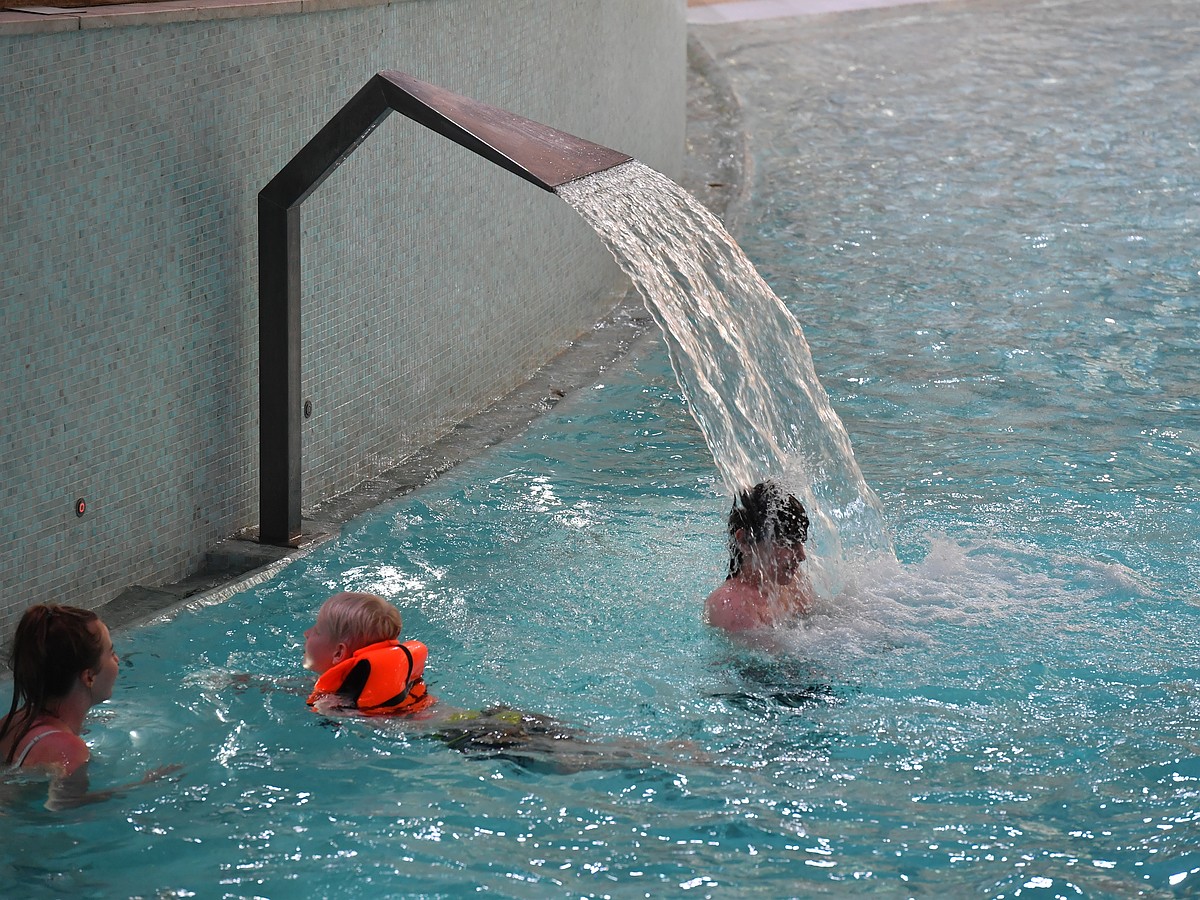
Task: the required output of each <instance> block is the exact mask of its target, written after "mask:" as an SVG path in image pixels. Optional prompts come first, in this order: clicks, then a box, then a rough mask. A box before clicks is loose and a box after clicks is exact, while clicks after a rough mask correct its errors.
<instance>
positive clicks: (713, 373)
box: [558, 160, 891, 563]
mask: <svg viewBox="0 0 1200 900" xmlns="http://www.w3.org/2000/svg"><path fill="white" fill-rule="evenodd" d="M558 195H559V196H560V197H562V198H563V199H564V200H565V201H566V202H567V203H568V204H570V205H571V206H572V207H573V208H574V209H575V210H576V212H578V213H579V214H580V215H581V216H583V218H584V219H585V220H586V221H587V222H588V224H590V225H591V226H592V227H593V228H594V229H595V230H596V232H597V234H599V235H600V237H601V238H602V239H603V240H604V242H605V244H606V245H607V246H608V248H609V250H610V251H611V252H612V254H613V255H614V256H615V257H616V259H617V262H618V263H619V264H620V266H621V268H622V269H624V270H625V272H626V273H627V274H628V275H629V276H630V278H632V279H633V282H634V284H635V285H636V286H637V288H638V290H639V291H640V292H641V293H642V295H643V297H644V298H645V300H646V306H647V307H648V308H649V310H650V313H651V315H652V316H653V317H654V320H655V321H656V322H657V323H658V325H659V327H660V328H661V329H662V332H663V336H664V338H665V340H666V344H667V350H668V353H669V355H670V358H671V365H672V367H673V368H674V370H675V375H676V377H677V378H678V380H679V385H680V388H681V389H682V391H683V395H684V397H685V399H686V400H687V402H688V405H689V408H690V409H691V412H692V415H693V416H694V417H695V419H696V422H697V423H698V424H699V425H700V430H701V431H702V432H703V434H704V438H705V441H706V442H707V443H708V446H709V449H710V450H711V452H712V455H713V460H714V461H715V462H716V465H717V469H718V471H719V472H720V473H721V476H722V478H723V479H724V481H725V484H726V487H727V488H728V489H729V491H730V494H731V495H732V494H733V493H734V492H736V491H738V490H742V489H745V488H747V487H749V486H751V485H753V484H755V483H756V482H759V481H762V480H764V479H766V478H774V479H777V480H779V481H780V482H782V483H784V484H786V485H787V486H788V487H789V488H790V489H791V491H792V492H793V493H794V494H796V496H798V497H800V498H801V499H802V500H803V501H804V505H805V506H806V507H807V508H808V510H809V513H810V517H811V518H812V524H813V528H812V532H811V534H812V537H811V538H810V540H811V542H812V544H813V549H814V550H815V551H816V555H817V557H818V558H819V559H823V560H826V561H829V562H831V563H834V562H835V561H836V560H844V559H846V558H847V557H849V556H850V555H851V554H853V555H858V554H861V553H864V552H866V553H874V552H886V553H889V554H890V552H891V543H890V541H889V539H888V538H887V535H886V531H885V528H884V524H883V512H882V507H881V504H880V503H879V500H878V498H877V497H876V496H875V494H874V492H873V491H872V490H871V489H870V487H868V486H867V483H866V481H865V480H864V479H863V476H862V472H861V471H860V470H859V467H858V463H857V462H856V461H855V459H854V451H853V450H852V449H851V446H850V438H849V436H848V435H847V433H846V429H845V427H844V426H843V425H842V422H841V420H840V419H839V418H838V416H837V413H835V412H834V411H833V408H832V406H830V403H829V398H828V396H827V395H826V393H825V389H824V388H823V387H822V386H821V383H820V381H819V380H818V379H817V375H816V372H815V370H814V369H813V363H812V354H811V353H810V352H809V349H808V342H807V341H806V340H805V338H804V332H803V331H802V330H801V328H800V323H799V322H798V321H797V320H796V318H795V316H793V315H792V314H791V312H789V311H788V309H787V307H785V306H784V305H783V302H782V301H781V300H780V299H779V298H778V297H777V296H776V295H775V293H774V292H773V291H772V290H771V288H770V287H769V286H768V285H767V283H766V282H765V281H764V280H763V279H762V276H760V275H759V273H758V271H757V270H756V269H755V268H754V266H753V265H752V264H751V262H750V261H749V260H748V259H747V258H746V256H745V254H744V253H742V251H741V248H740V247H738V245H737V243H736V242H735V241H734V240H733V238H732V237H730V235H729V233H728V232H727V231H726V230H725V228H724V227H723V226H722V225H721V223H720V222H719V221H718V220H717V218H716V216H714V215H713V214H712V213H710V212H709V211H708V210H707V209H705V208H704V207H703V206H702V205H701V204H700V203H699V202H698V201H697V200H696V199H695V198H693V197H692V196H691V195H690V194H688V193H687V191H685V190H684V189H683V188H681V187H680V186H679V185H677V184H676V183H675V182H673V181H672V180H671V179H669V178H667V177H666V176H665V175H662V174H660V173H658V172H656V171H654V170H653V169H651V168H649V167H648V166H645V165H643V164H642V163H640V162H637V161H636V160H634V161H632V162H628V163H625V164H624V165H621V166H617V167H616V168H613V169H609V170H607V171H604V172H599V173H596V174H595V175H590V176H588V177H586V178H581V179H579V180H577V181H573V182H569V183H568V184H565V185H563V186H562V187H560V188H559V189H558Z"/></svg>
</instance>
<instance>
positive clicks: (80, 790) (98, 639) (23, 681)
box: [0, 604, 174, 807]
mask: <svg viewBox="0 0 1200 900" xmlns="http://www.w3.org/2000/svg"><path fill="white" fill-rule="evenodd" d="M118 664H119V661H118V659H117V654H116V651H115V650H114V649H113V643H112V637H111V635H110V634H109V633H108V627H107V626H106V625H105V624H104V623H103V622H102V621H100V617H99V616H97V615H96V614H95V613H94V612H92V611H90V610H86V609H79V608H78V607H74V606H58V605H55V604H39V605H37V606H31V607H30V608H29V609H27V610H25V613H24V615H22V616H21V621H20V623H18V625H17V630H16V633H15V635H14V636H13V643H12V649H11V651H10V653H9V666H10V668H11V669H12V676H13V697H12V705H11V706H10V707H9V711H8V715H6V716H5V717H4V719H3V720H0V759H2V760H3V761H4V763H5V764H6V765H8V766H9V767H11V768H14V769H31V770H41V771H46V772H48V773H49V774H50V776H51V788H50V801H49V803H48V804H47V805H48V806H51V807H61V806H70V805H75V804H78V803H85V802H91V801H94V800H100V799H104V798H105V797H108V796H111V795H112V793H113V791H112V790H109V791H104V792H102V793H97V794H89V793H88V776H87V763H88V760H89V759H90V757H91V753H90V751H89V750H88V746H87V744H86V743H84V740H83V738H82V737H80V734H81V732H82V731H83V723H84V719H86V718H87V714H88V711H89V710H90V709H91V708H92V707H93V706H95V705H96V704H97V703H103V702H104V701H105V700H107V699H109V698H110V697H111V696H112V692H113V685H114V684H115V683H116V680H117V669H118ZM173 768H174V767H169V768H166V769H158V770H154V771H152V772H149V773H147V775H146V778H145V779H143V782H144V781H149V780H153V779H155V778H159V777H161V776H162V775H164V774H166V773H167V772H168V771H173Z"/></svg>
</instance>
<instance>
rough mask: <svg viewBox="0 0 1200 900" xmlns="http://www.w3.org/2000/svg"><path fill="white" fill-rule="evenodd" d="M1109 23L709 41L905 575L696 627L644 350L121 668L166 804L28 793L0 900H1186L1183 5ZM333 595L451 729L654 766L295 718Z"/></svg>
mask: <svg viewBox="0 0 1200 900" xmlns="http://www.w3.org/2000/svg"><path fill="white" fill-rule="evenodd" d="M1123 7H1124V4H1120V3H1116V2H1108V0H1092V2H1065V3H1064V2H1045V3H1004V4H989V3H987V2H983V3H979V4H971V5H969V6H968V5H965V4H964V5H958V4H955V5H953V6H951V5H946V6H939V5H934V6H929V7H905V8H902V9H896V10H889V11H874V12H870V13H862V14H848V15H844V16H829V17H818V18H811V19H793V20H780V21H767V22H758V23H747V24H745V25H738V26H721V27H719V28H711V29H704V30H702V31H701V32H700V35H701V37H702V38H703V39H704V40H705V41H706V42H707V43H708V44H709V46H710V47H711V48H712V50H713V51H714V53H716V54H717V55H718V56H719V57H721V58H723V59H725V60H726V61H727V62H726V64H727V74H728V75H729V77H730V79H731V81H732V82H733V84H734V86H735V87H736V88H737V89H738V91H739V92H740V94H741V95H742V98H743V100H744V102H745V104H746V113H747V127H748V130H749V134H750V136H751V140H752V146H753V148H754V154H755V178H756V181H755V190H754V200H753V202H752V204H751V206H750V207H749V208H748V209H747V210H746V218H745V226H744V228H743V230H742V231H741V233H740V234H739V239H740V242H741V243H742V245H743V247H744V248H745V249H746V250H747V251H748V253H749V255H750V256H751V258H752V259H753V260H754V261H755V263H756V264H757V265H758V266H759V268H760V269H761V271H762V272H763V273H764V275H765V276H766V278H767V280H768V281H769V282H770V283H771V285H772V286H773V287H774V289H775V290H776V292H777V293H779V294H780V296H782V297H783V298H784V299H785V301H786V302H787V303H788V304H789V306H790V308H791V309H792V310H793V311H794V312H795V313H796V314H797V316H798V317H799V319H800V321H801V322H802V323H803V325H804V328H805V332H806V334H807V337H808V340H809V343H810V345H811V347H812V350H813V356H814V360H815V364H816V368H817V371H818V373H819V374H820V375H821V377H822V380H823V382H824V384H825V386H826V389H827V390H828V392H829V394H830V396H831V399H832V401H833V404H834V406H835V408H836V409H837V412H838V414H839V415H840V416H841V418H842V419H843V421H844V422H845V423H846V426H847V429H848V431H849V433H850V436H851V438H852V440H853V443H854V447H855V452H856V455H857V459H858V462H859V464H860V466H861V468H862V470H863V472H864V474H865V476H866V479H867V481H868V483H869V484H870V485H871V486H872V487H873V488H874V489H875V490H876V492H877V493H878V495H879V496H880V497H881V499H882V501H883V505H884V509H885V513H886V516H887V520H888V525H889V527H890V529H891V532H892V535H893V538H894V540H895V544H896V550H897V560H896V562H894V563H893V562H888V561H886V560H885V561H880V560H879V559H878V558H876V559H874V560H873V561H871V562H870V563H865V564H863V565H861V566H859V567H857V568H856V569H852V570H851V571H848V572H847V573H845V574H846V584H847V587H846V589H845V591H844V593H843V594H842V595H841V596H839V597H838V598H837V600H836V601H835V602H833V603H829V604H827V605H825V606H824V607H823V608H822V609H821V610H819V612H818V613H817V615H815V616H814V617H813V619H812V621H811V622H810V623H808V624H807V626H806V627H804V628H803V629H799V630H797V631H795V632H791V633H783V634H778V635H776V636H775V637H774V638H773V640H772V641H771V643H770V645H769V646H768V645H762V646H744V645H739V644H735V643H732V642H730V641H729V640H728V639H726V638H725V637H723V636H722V635H719V634H714V633H712V632H710V631H708V630H706V629H705V628H704V627H703V626H702V625H701V624H700V621H699V612H700V608H701V604H702V599H703V597H704V596H705V595H706V594H707V592H708V591H709V590H710V589H711V588H712V587H713V586H714V585H715V584H716V583H717V581H718V580H719V579H720V578H721V577H722V575H723V567H724V559H723V542H722V536H721V529H722V520H723V516H724V513H725V509H726V506H727V501H726V497H725V491H724V487H723V486H722V484H721V483H720V481H719V478H718V476H717V473H716V471H715V469H714V467H713V464H712V460H711V458H710V456H709V454H708V451H707V450H706V448H705V447H704V446H703V442H702V441H701V440H700V437H699V432H698V430H697V428H696V426H695V425H694V423H693V422H692V420H691V418H690V416H689V413H688V410H687V408H686V407H685V406H684V404H683V403H682V401H681V400H680V399H679V394H678V388H677V385H676V382H675V379H674V375H673V374H672V373H671V371H670V369H669V366H668V364H667V360H666V356H665V353H664V352H663V349H662V347H661V345H660V344H658V343H656V342H650V343H649V344H648V345H647V346H645V347H643V348H642V349H641V351H640V352H639V353H638V354H636V355H635V357H634V358H632V359H631V360H630V361H629V363H628V365H627V366H626V367H624V368H623V369H622V370H620V371H619V372H615V373H612V375H611V377H606V378H605V380H604V382H603V383H601V384H598V385H596V386H595V387H594V388H592V389H591V390H589V391H587V392H585V393H584V394H583V395H580V396H578V397H576V398H573V399H572V400H570V401H568V402H564V403H563V404H560V406H559V407H558V408H557V409H556V410H555V411H554V412H553V413H552V414H551V415H549V416H547V417H546V418H545V419H543V420H541V421H539V422H538V423H537V424H535V425H534V426H533V428H532V429H531V430H530V431H529V432H528V433H527V434H526V435H524V436H523V437H522V438H521V439H519V440H517V441H514V442H511V443H509V444H506V445H504V446H501V447H499V448H496V449H495V450H494V451H493V452H491V453H489V454H487V455H485V456H483V457H481V458H479V459H477V460H474V461H472V462H470V463H468V464H466V465H464V466H462V467H461V468H458V469H456V470H454V471H453V472H452V473H451V474H450V476H449V477H446V478H443V479H442V480H441V481H439V482H437V483H435V484H433V485H431V486H429V487H428V488H426V489H424V490H422V491H421V492H419V493H418V494H415V495H413V496H411V497H409V498H407V499H406V500H404V501H402V502H399V503H397V504H394V505H392V506H390V507H388V508H385V509H382V510H379V511H378V512H377V513H376V514H372V515H370V516H367V517H364V518H363V519H361V520H359V521H357V522H355V523H353V525H352V526H351V527H349V528H347V530H346V534H345V536H344V537H343V538H342V539H341V540H339V541H338V542H337V543H336V545H331V546H329V547H326V548H322V549H320V550H318V551H316V552H315V553H313V554H312V555H310V556H309V557H307V558H305V559H303V560H301V561H299V562H298V563H296V564H295V565H293V566H291V567H290V568H289V569H287V570H286V571H285V572H284V573H283V574H282V575H281V576H279V577H278V578H276V579H273V580H271V581H269V582H267V583H264V584H262V585H259V586H257V587H254V588H252V589H251V590H248V591H246V592H245V593H242V594H239V595H238V596H236V597H234V598H232V599H231V600H228V601H227V602H225V603H222V604H220V605H214V606H209V607H205V608H197V609H192V610H185V611H183V612H181V613H179V614H178V615H176V616H174V617H173V618H172V619H171V620H170V621H166V622H163V623H160V624H155V625H151V626H148V627H145V628H141V629H138V630H137V631H135V632H132V633H129V634H124V635H118V639H119V640H118V643H119V646H118V650H119V651H120V652H121V653H122V655H123V673H122V678H121V680H120V681H119V683H118V689H117V693H116V695H115V697H114V699H113V701H112V702H110V703H109V704H106V705H105V706H104V707H103V708H102V709H100V710H98V711H97V715H96V721H95V725H94V727H93V728H92V730H91V733H90V735H89V738H90V739H91V740H92V741H93V742H94V744H95V755H96V757H97V761H98V762H97V765H96V771H95V772H94V778H95V780H96V782H97V783H99V784H111V783H116V782H121V781H125V780H129V779H130V778H133V777H136V776H137V775H139V774H140V773H141V772H142V771H144V770H145V769H147V768H149V767H151V766H155V765H158V764H160V763H162V762H180V763H182V764H183V765H184V767H185V768H184V772H183V775H182V777H181V778H180V780H179V781H178V782H168V783H160V784H155V785H152V786H148V787H145V788H141V789H138V790H136V791H133V792H131V793H129V794H128V795H126V796H125V797H123V798H121V799H118V800H114V801H111V802H109V803H106V804H103V805H99V806H94V807H89V808H85V809H82V810H79V811H76V812H72V813H67V814H62V815H58V816H50V815H49V814H47V813H45V812H44V811H42V810H41V809H40V806H39V803H40V798H39V797H38V795H37V793H36V792H35V791H30V792H29V793H28V794H27V795H22V798H23V799H22V800H21V802H18V803H17V804H16V805H15V806H10V807H8V808H7V809H6V811H5V815H4V816H3V819H2V821H3V827H4V833H5V840H4V842H3V849H0V864H2V869H0V874H2V876H3V878H4V879H5V883H6V884H7V885H9V886H11V887H12V888H13V890H14V891H16V892H17V893H19V894H20V895H21V896H27V897H52V896H64V895H71V896H81V897H114V896H139V897H149V896H164V897H166V896H180V897H183V896H198V897H270V898H289V897H314V896H336V895H339V894H347V895H350V896H363V897H373V896H446V897H458V896H466V895H474V894H476V893H483V894H493V895H499V896H510V897H561V896H612V897H632V896H643V895H649V896H684V897H687V896H716V897H722V896H730V897H732V896H739V897H741V896H762V897H779V896H814V895H823V894H837V895H846V894H853V895H857V894H881V895H884V896H950V897H967V896H970V897H1006V898H1007V897H1016V896H1020V897H1033V896H1037V897H1042V896H1044V897H1059V896H1061V897H1113V898H1123V897H1130V896H1137V895H1146V896H1156V897H1169V896H1190V895H1194V894H1196V893H1197V891H1198V890H1200V888H1198V887H1197V884H1198V879H1200V852H1198V851H1197V846H1198V844H1200V725H1198V723H1200V687H1198V686H1197V684H1198V676H1200V637H1198V635H1200V602H1198V601H1200V598H1198V596H1197V589H1196V585H1197V583H1198V581H1200V579H1198V577H1197V576H1198V574H1200V573H1198V571H1197V558H1198V553H1197V550H1198V549H1200V547H1198V537H1197V536H1198V529H1197V525H1196V522H1197V518H1198V515H1197V513H1198V509H1200V497H1198V496H1197V494H1198V488H1197V481H1198V479H1197V477H1196V476H1197V472H1198V469H1197V453H1198V452H1200V433H1198V428H1197V421H1198V418H1197V415H1198V410H1197V399H1196V396H1197V385H1200V257H1198V255H1197V249H1196V248H1197V246H1198V241H1197V236H1198V232H1200V212H1198V210H1200V202H1198V201H1200V180H1198V178H1197V172H1198V171H1200V167H1198V165H1197V163H1198V162H1200V159H1198V157H1200V149H1198V145H1197V138H1196V135H1198V134H1200V121H1197V120H1198V119H1200V113H1198V112H1197V108H1196V104H1195V101H1194V97H1193V94H1194V87H1193V86H1194V85H1195V84H1196V83H1198V81H1200V30H1198V29H1197V28H1196V26H1195V25H1194V24H1193V22H1192V17H1191V6H1190V4H1188V3H1182V2H1163V0H1149V2H1145V3H1141V4H1138V5H1137V7H1136V8H1131V9H1128V10H1126V9H1124V8H1123ZM931 48H932V50H931ZM918 50H919V51H920V52H917V51H918ZM345 587H351V588H358V589H366V590H375V591H378V592H380V593H383V594H385V595H386V596H389V597H391V598H393V599H394V600H395V601H396V602H397V603H398V604H399V605H400V606H401V607H402V608H403V610H404V613H405V620H406V630H407V632H408V633H410V634H412V635H419V636H420V637H421V638H422V639H424V640H425V641H426V642H427V643H428V644H429V646H430V648H431V663H430V676H431V681H432V684H433V691H434V692H435V693H436V694H438V695H439V696H440V697H441V698H442V699H443V700H444V701H445V702H446V703H450V704H454V705H456V706H464V707H478V706H482V705H485V704H490V703H507V704H511V705H513V706H517V707H521V708H525V709H530V710H536V711H539V712H544V713H548V714H552V715H554V716H557V717H558V718H560V719H562V720H563V721H565V722H568V723H570V724H572V725H575V726H578V727H580V728H582V729H585V730H586V731H587V732H588V733H589V734H591V735H594V736H596V737H597V739H600V738H603V739H604V740H605V741H608V742H609V744H607V745H605V746H611V745H612V744H614V743H616V742H620V747H619V748H618V749H619V750H620V751H621V752H622V753H631V752H636V753H638V754H645V755H647V756H649V757H650V758H649V760H646V759H643V758H641V757H639V758H637V760H636V762H632V763H629V762H622V761H621V760H617V762H616V763H615V764H614V765H612V766H609V767H603V768H596V769H590V770H582V771H573V772H572V771H565V772H564V771H554V765H553V760H552V759H547V758H543V759H535V760H532V761H528V760H527V761H526V763H527V764H521V762H519V761H514V760H511V759H503V758H467V757H464V756H462V755H460V754H458V753H455V752H454V751H452V750H449V749H447V748H446V747H444V746H443V745H441V744H440V743H438V742H437V741H435V740H432V739H430V738H429V737H427V736H424V735H422V734H421V733H419V732H413V731H411V730H404V729H402V728H400V727H398V726H394V727H391V728H383V729H379V728H376V727H373V726H371V725H368V724H366V723H362V722H337V723H332V722H330V721H328V720H325V719H322V718H321V717H318V716H315V715H313V714H311V713H309V712H307V711H306V710H305V708H304V706H303V698H302V696H300V695H297V694H296V693H293V692H290V691H289V690H288V688H289V687H295V688H296V689H302V686H303V685H304V684H305V683H306V682H305V680H304V679H303V677H302V676H301V672H300V668H299V664H300V656H301V638H300V632H301V630H302V629H303V628H304V627H306V626H307V624H309V622H310V621H311V619H312V617H313V615H314V614H315V611H316V608H317V606H318V605H319V604H320V602H321V600H322V599H323V598H324V597H325V596H326V595H327V594H328V593H330V592H332V591H333V590H336V589H341V588H345ZM244 672H255V673H261V674H262V675H263V676H264V678H265V679H266V681H267V682H268V683H270V684H272V685H273V687H272V689H270V690H266V691H262V690H260V689H259V688H258V687H250V688H245V687H239V686H235V685H232V684H231V683H230V676H231V675H234V674H236V673H244ZM631 748H632V749H631ZM568 768H569V767H568Z"/></svg>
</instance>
